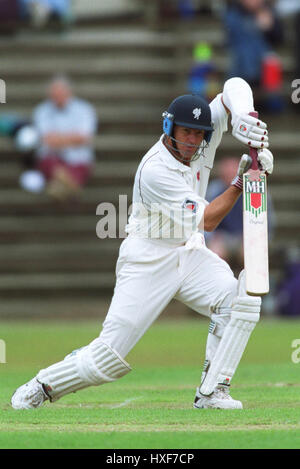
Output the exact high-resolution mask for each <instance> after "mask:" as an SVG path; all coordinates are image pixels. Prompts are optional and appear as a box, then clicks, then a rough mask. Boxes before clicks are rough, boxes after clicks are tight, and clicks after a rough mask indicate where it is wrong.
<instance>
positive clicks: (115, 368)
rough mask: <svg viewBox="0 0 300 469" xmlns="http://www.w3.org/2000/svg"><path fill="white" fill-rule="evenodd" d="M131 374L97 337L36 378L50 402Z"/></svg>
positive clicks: (111, 350)
mask: <svg viewBox="0 0 300 469" xmlns="http://www.w3.org/2000/svg"><path fill="white" fill-rule="evenodd" d="M129 371H131V368H130V366H129V365H128V363H127V362H126V361H125V360H123V359H122V358H121V357H120V355H119V354H118V353H117V352H116V351H115V350H113V349H112V348H110V347H109V346H108V345H106V344H105V343H103V342H102V341H101V340H100V339H99V338H97V339H95V340H94V341H93V342H91V343H90V344H89V345H88V346H87V347H83V348H82V349H80V350H78V351H75V352H74V353H72V354H70V355H68V356H67V357H66V359H65V360H63V361H61V362H58V363H55V364H54V365H51V366H49V367H48V368H46V369H44V370H41V371H40V372H39V373H38V375H37V379H38V381H39V382H40V383H42V384H43V385H44V387H45V389H46V392H47V394H48V395H49V396H50V400H51V402H54V401H56V400H57V399H59V398H60V397H62V396H64V395H65V394H69V393H71V392H75V391H78V390H80V389H83V388H86V387H87V386H99V385H100V384H104V383H107V382H111V381H115V380H116V379H118V378H121V377H122V376H124V375H125V374H127V373H129Z"/></svg>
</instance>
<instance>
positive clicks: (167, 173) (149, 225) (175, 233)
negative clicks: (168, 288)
mask: <svg viewBox="0 0 300 469" xmlns="http://www.w3.org/2000/svg"><path fill="white" fill-rule="evenodd" d="M210 108H211V112H212V121H213V122H214V132H213V136H212V139H211V141H210V145H209V148H207V149H205V151H204V155H205V156H204V158H199V159H198V160H196V161H194V162H192V163H191V167H188V166H186V165H184V164H183V163H181V162H180V161H178V160H176V159H175V158H174V156H173V155H172V154H171V153H170V152H169V150H168V149H167V148H166V147H165V145H164V144H163V137H164V135H162V136H161V137H160V139H159V141H158V142H157V143H156V144H155V145H154V146H153V147H152V148H151V149H150V150H149V151H148V152H147V153H146V155H145V156H144V157H143V159H142V161H141V163H140V165H139V167H138V170H137V172H136V176H135V181H134V187H133V200H132V201H133V208H132V214H131V215H130V217H129V221H128V225H127V226H126V228H125V230H126V232H127V233H128V235H129V237H138V238H148V239H156V240H157V239H159V240H161V241H162V242H164V243H166V244H170V245H173V246H174V245H175V246H176V245H178V246H179V245H183V244H185V243H186V241H187V240H188V239H189V238H190V237H191V236H192V234H193V233H196V232H197V231H198V230H199V228H198V227H199V224H200V221H201V220H202V219H203V214H204V209H205V207H206V205H207V204H208V202H206V200H205V199H204V197H205V192H206V186H207V182H208V177H209V172H210V169H211V168H212V166H213V160H214V156H215V152H216V149H217V147H218V145H219V143H220V141H221V138H222V134H223V132H225V131H226V130H227V113H226V111H225V108H224V106H223V104H222V102H221V95H218V96H217V97H216V98H215V99H214V100H213V101H212V102H211V104H210ZM201 179H202V180H201Z"/></svg>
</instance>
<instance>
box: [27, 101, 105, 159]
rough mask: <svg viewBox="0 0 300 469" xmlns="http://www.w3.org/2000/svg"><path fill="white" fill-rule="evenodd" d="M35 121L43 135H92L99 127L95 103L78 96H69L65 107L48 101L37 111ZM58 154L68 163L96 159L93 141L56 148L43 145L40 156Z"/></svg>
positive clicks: (39, 152) (37, 108)
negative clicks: (92, 104)
mask: <svg viewBox="0 0 300 469" xmlns="http://www.w3.org/2000/svg"><path fill="white" fill-rule="evenodd" d="M33 122H34V125H35V126H36V128H37V130H38V131H39V132H40V134H41V135H42V136H44V135H46V134H48V133H59V134H62V135H63V134H71V133H73V134H79V135H82V136H86V137H92V136H93V135H94V134H95V133H96V130H97V117H96V113H95V110H94V108H93V106H91V105H90V104H89V103H87V102H86V101H83V100H81V99H78V98H70V99H69V101H68V102H67V104H66V105H65V106H64V107H63V108H59V107H57V106H56V105H55V104H54V103H53V102H52V101H50V100H49V101H45V102H43V103H41V104H40V105H38V106H37V107H36V109H35V110H34V114H33ZM53 154H55V155H57V156H58V157H60V158H61V159H62V160H63V161H65V162H66V163H68V164H74V165H75V164H90V163H92V161H93V159H94V152H93V148H92V144H84V145H77V146H73V147H66V148H63V149H55V150H53V149H52V148H50V147H48V146H47V145H44V144H43V145H41V147H40V148H39V149H38V156H39V157H40V158H44V157H46V156H49V155H53Z"/></svg>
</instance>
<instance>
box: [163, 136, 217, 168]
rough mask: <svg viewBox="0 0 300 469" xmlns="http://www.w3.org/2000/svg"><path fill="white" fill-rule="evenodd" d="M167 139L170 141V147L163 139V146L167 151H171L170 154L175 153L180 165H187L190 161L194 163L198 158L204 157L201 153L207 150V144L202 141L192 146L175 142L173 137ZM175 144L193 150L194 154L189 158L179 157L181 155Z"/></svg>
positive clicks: (178, 141)
mask: <svg viewBox="0 0 300 469" xmlns="http://www.w3.org/2000/svg"><path fill="white" fill-rule="evenodd" d="M165 137H167V136H165ZM169 138H170V139H171V142H172V145H169V143H168V142H167V139H166V138H165V139H164V144H165V145H166V147H167V148H168V149H169V150H171V152H175V153H176V156H175V157H176V158H177V159H178V160H179V161H181V162H182V163H189V162H191V161H196V160H197V159H198V158H200V156H204V153H203V151H204V149H205V148H208V143H207V142H206V141H205V140H203V141H202V142H201V143H200V145H192V144H188V143H184V142H180V140H176V139H175V138H174V137H169ZM177 143H180V144H181V145H184V146H186V147H188V148H195V153H194V154H193V155H192V156H191V157H190V158H185V157H184V156H181V153H180V151H179V150H178V147H177ZM200 150H201V151H200Z"/></svg>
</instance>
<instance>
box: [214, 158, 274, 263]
mask: <svg viewBox="0 0 300 469" xmlns="http://www.w3.org/2000/svg"><path fill="white" fill-rule="evenodd" d="M238 165H239V158H234V157H225V158H223V159H222V160H221V161H220V162H219V164H218V166H217V172H218V177H217V178H216V179H214V180H213V181H212V182H211V183H210V184H209V186H208V190H207V194H206V200H208V202H211V201H212V200H213V199H215V198H216V197H218V196H219V195H220V194H221V193H222V192H224V190H225V189H226V187H228V184H230V183H231V181H232V179H233V178H234V176H235V175H236V173H237V168H238ZM268 223H269V234H272V232H273V226H274V212H273V209H272V203H271V200H270V197H268ZM242 237H243V199H242V197H240V198H239V199H238V201H237V203H236V204H235V206H234V207H233V209H232V210H231V212H230V213H229V214H228V215H227V216H226V217H225V218H224V219H223V220H222V222H221V223H220V224H219V226H218V227H217V229H216V230H215V231H214V232H212V233H206V241H207V246H208V248H209V249H211V250H212V251H214V252H215V253H216V254H218V255H219V256H220V257H221V258H222V259H224V260H225V261H226V262H229V261H230V263H231V265H233V266H234V267H236V268H237V269H238V270H239V271H240V270H241V268H243V248H242V246H243V244H242Z"/></svg>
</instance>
